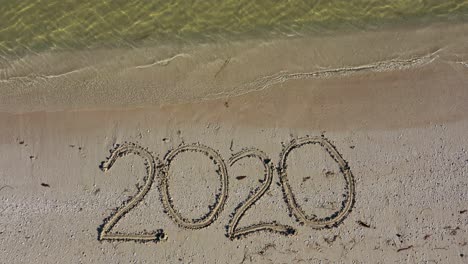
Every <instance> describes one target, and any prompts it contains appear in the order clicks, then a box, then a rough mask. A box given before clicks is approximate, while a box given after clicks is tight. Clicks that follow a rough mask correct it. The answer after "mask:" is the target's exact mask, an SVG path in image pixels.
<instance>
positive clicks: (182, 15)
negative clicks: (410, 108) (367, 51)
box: [0, 0, 468, 55]
mask: <svg viewBox="0 0 468 264" xmlns="http://www.w3.org/2000/svg"><path fill="white" fill-rule="evenodd" d="M467 18H468V0H445V1H440V0H425V1H424V0H419V1H415V0H398V1H391V0H352V1H349V0H327V1H323V0H309V1H307V0H291V1H266V0H263V1H250V0H241V1H238V0H224V1H215V0H204V1H186V0H183V1H181V0H166V1H135V0H130V1H122V0H119V1H109V0H107V1H104V0H103V1H91V0H81V1H78V0H66V1H64V0H48V1H38V0H23V1H16V0H3V1H2V4H1V5H0V21H1V23H0V24H1V25H2V28H1V29H0V54H1V53H3V54H6V55H21V54H23V53H25V52H28V51H29V52H31V51H34V52H35V51H44V50H63V49H74V48H93V47H134V46H136V45H143V44H145V43H146V44H148V43H154V42H155V41H156V42H160V41H174V40H177V41H182V42H191V41H199V40H201V41H210V40H222V39H224V38H239V37H245V36H252V35H254V36H256V37H259V36H265V37H269V36H272V35H276V36H278V35H279V36H283V35H287V36H290V35H301V34H310V33H324V32H334V31H336V30H356V29H357V30H367V29H375V28H379V27H382V26H385V25H396V24H398V25H401V24H403V25H406V24H421V23H428V22H430V21H460V20H466V19H467Z"/></svg>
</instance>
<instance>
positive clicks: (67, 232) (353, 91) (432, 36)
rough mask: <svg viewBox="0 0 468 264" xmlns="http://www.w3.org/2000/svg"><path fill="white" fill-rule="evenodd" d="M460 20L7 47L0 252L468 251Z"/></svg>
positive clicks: (452, 256)
mask: <svg viewBox="0 0 468 264" xmlns="http://www.w3.org/2000/svg"><path fill="white" fill-rule="evenodd" d="M466 30H467V27H466V25H456V26H453V27H450V28H447V27H444V26H442V25H439V26H434V27H430V28H423V29H406V30H400V31H388V32H373V33H362V34H361V35H360V37H356V35H353V36H351V35H349V36H341V37H322V38H314V39H307V40H306V39H291V40H280V41H277V42H272V41H271V42H264V43H261V44H259V43H254V42H250V43H247V42H245V43H238V44H235V45H234V44H232V45H230V46H229V48H226V47H227V46H226V45H227V44H226V45H223V44H219V45H218V46H215V47H213V46H208V45H207V46H200V47H197V48H194V47H190V48H187V47H184V48H179V49H178V50H177V51H176V52H175V51H174V49H173V48H171V49H169V48H167V49H166V50H164V49H163V48H159V49H155V50H149V49H147V50H140V51H127V53H125V52H124V53H122V52H121V53H120V54H121V56H122V57H121V58H120V57H119V58H117V57H115V56H114V55H115V52H117V51H115V50H111V51H100V52H97V53H96V52H95V53H91V52H90V51H89V52H83V53H78V52H77V53H73V54H50V55H47V54H39V55H37V56H38V57H35V56H31V57H28V58H24V59H23V60H22V61H21V62H20V61H17V62H11V61H9V62H8V63H5V62H3V64H2V65H3V66H4V67H5V66H6V67H7V68H8V67H9V68H8V70H7V71H3V73H4V74H3V75H2V76H3V77H2V78H3V79H2V82H1V83H0V85H1V88H2V89H0V90H1V91H0V93H2V96H1V97H0V100H1V103H0V107H1V111H2V113H0V126H1V127H2V129H1V130H0V146H1V148H0V168H1V169H0V188H1V189H0V199H1V203H0V239H1V240H0V241H1V243H0V252H2V256H3V260H2V261H5V263H24V262H41V263H42V262H43V263H55V262H62V263H80V262H81V263H102V262H116V263H154V262H156V261H158V262H167V263H173V262H180V263H340V262H341V263H352V262H355V263H388V262H397V263H400V262H409V263H464V262H466V261H467V260H468V233H467V229H468V221H467V219H468V218H467V215H468V211H467V210H468V206H467V205H468V192H467V190H468V152H467V151H468V136H467V131H468V115H467V113H468V104H467V103H466V102H468V89H467V88H466V87H468V67H467V66H466V61H467V59H468V53H467V49H466V45H464V43H466V37H464V36H463V35H462V34H461V33H463V32H466ZM338 40H339V41H338ZM422 43H424V44H422ZM364 44H365V45H364ZM363 45H364V46H363ZM289 46H291V47H289ZM292 47H294V48H292ZM370 47H372V48H370ZM96 54H100V55H101V56H102V57H99V56H97V55H96ZM135 54H140V56H136V55H135ZM177 54H179V56H178V57H174V56H175V55H177ZM184 54H188V55H184ZM363 55H365V56H363ZM69 56H72V57H73V56H75V57H73V58H74V59H68V60H64V58H70V57H69ZM129 58H130V59H129ZM166 58H172V60H166V61H165V59H166ZM54 60H55V61H61V62H64V63H65V65H58V64H54V63H53V62H54ZM120 60H121V61H122V64H119V63H118V61H120ZM158 61H159V62H158ZM10 62H11V63H10ZM15 63H16V64H15ZM41 63H46V64H45V66H44V67H40V65H43V64H41ZM129 65H132V66H129ZM146 66H148V67H146ZM28 67H29V68H28ZM138 67H140V68H138ZM4 69H5V68H4ZM116 69H117V70H116ZM6 72H7V73H6ZM32 72H34V74H33V75H31V74H32ZM167 87H171V88H172V89H168V88H167ZM59 91H60V92H59ZM307 137H308V138H307ZM301 140H302V141H305V142H309V143H310V144H304V145H300V146H299V145H298V147H297V148H292V147H291V146H292V145H291V144H294V143H298V142H301ZM307 140H309V141H307ZM125 142H133V143H136V144H138V146H142V147H143V148H139V147H129V146H133V145H125ZM195 143H198V145H192V144H195ZM119 146H120V147H121V149H119ZM181 148H182V150H184V148H188V149H190V150H191V151H180V150H181ZM246 148H248V150H246ZM288 149H289V150H291V151H290V152H288V151H287V150H288ZM110 151H117V152H110ZM119 151H121V154H125V153H126V154H128V155H126V156H123V157H120V156H119V155H118V154H119ZM179 151H180V152H179ZM249 151H250V152H249ZM112 153H114V156H112ZM239 153H240V154H239ZM246 153H247V154H246ZM236 154H237V155H238V156H236ZM233 155H234V156H233ZM241 156H242V158H241ZM210 157H211V158H210ZM232 157H233V158H232ZM153 159H154V160H153ZM103 162H104V163H103ZM112 162H114V163H112ZM286 186H287V187H286ZM288 190H292V191H291V192H289V191H288ZM252 197H253V198H258V200H256V201H254V202H249V201H248V200H250V201H252ZM126 205H130V206H129V207H127V209H125V208H126V207H125V206H126ZM133 205H135V207H133ZM125 210H127V211H126V212H124V213H121V214H120V215H119V212H123V211H125ZM242 211H243V212H242ZM125 213H126V214H125ZM113 215H115V216H116V217H114V219H113V218H112V216H113ZM327 216H331V218H327ZM109 223H111V224H109ZM255 228H258V229H255ZM236 231H238V232H236ZM243 231H245V234H244V233H243ZM103 232H104V235H103ZM162 234H164V235H162ZM238 234H240V235H238ZM119 238H122V239H126V240H123V241H120V240H118V239H119ZM114 240H116V241H114ZM129 240H130V241H129ZM148 240H149V241H148Z"/></svg>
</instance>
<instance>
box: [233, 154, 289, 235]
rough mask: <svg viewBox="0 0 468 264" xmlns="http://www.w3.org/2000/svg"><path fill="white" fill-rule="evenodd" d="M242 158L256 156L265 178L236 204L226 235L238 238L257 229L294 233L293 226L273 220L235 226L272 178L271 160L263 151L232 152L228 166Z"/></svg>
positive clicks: (263, 191) (263, 192)
mask: <svg viewBox="0 0 468 264" xmlns="http://www.w3.org/2000/svg"><path fill="white" fill-rule="evenodd" d="M244 158H258V159H259V160H260V162H262V164H263V166H264V175H265V178H264V179H263V184H262V186H260V188H258V189H257V190H255V191H254V192H253V193H252V194H251V195H250V196H249V197H248V198H247V200H246V201H245V202H241V203H240V204H239V205H238V206H237V209H236V210H235V212H234V215H233V217H232V219H231V221H230V223H229V225H228V232H227V235H228V237H229V238H230V239H231V240H232V239H235V238H239V237H241V236H243V235H247V234H249V233H254V232H258V231H272V232H277V233H280V234H284V235H289V234H294V233H295V230H294V228H292V227H290V226H287V225H282V224H277V223H275V222H273V223H258V224H253V225H250V226H247V227H242V228H237V225H238V224H239V221H240V219H241V218H242V216H244V213H245V212H246V211H247V210H248V209H249V208H250V206H252V205H253V204H255V202H256V201H257V200H258V199H260V198H261V197H262V196H263V195H264V194H265V192H266V191H267V190H268V188H270V185H271V182H272V180H273V169H272V168H271V164H270V161H271V160H270V159H269V158H268V157H267V156H266V154H265V153H263V152H262V151H260V150H258V149H254V148H252V149H244V150H241V151H240V152H238V153H236V154H234V155H233V156H232V157H231V158H230V159H229V166H232V165H234V164H235V163H236V162H237V161H239V160H241V159H244Z"/></svg>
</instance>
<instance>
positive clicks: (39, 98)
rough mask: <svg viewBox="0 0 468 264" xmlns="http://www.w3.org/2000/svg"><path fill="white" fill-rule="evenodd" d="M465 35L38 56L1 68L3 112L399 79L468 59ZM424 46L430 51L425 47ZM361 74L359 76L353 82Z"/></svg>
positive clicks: (376, 35) (432, 30)
mask: <svg viewBox="0 0 468 264" xmlns="http://www.w3.org/2000/svg"><path fill="white" fill-rule="evenodd" d="M466 30H468V24H459V25H457V26H454V27H450V29H449V30H447V29H446V28H444V27H443V25H438V26H431V27H425V28H418V29H411V30H406V31H403V30H399V31H384V32H370V33H369V32H366V33H356V34H350V35H344V36H333V37H318V38H314V37H304V38H298V39H291V40H287V39H280V40H270V41H265V42H263V41H245V42H236V43H234V44H223V43H217V44H212V45H208V44H206V45H196V46H184V47H177V48H175V49H172V48H170V47H168V46H165V47H156V48H143V49H136V50H133V49H128V50H115V49H112V50H109V51H80V52H79V51H75V52H64V53H46V54H39V55H35V56H28V57H25V58H22V59H21V60H20V61H16V62H15V61H13V62H4V65H5V66H6V68H4V69H3V71H2V74H0V76H1V77H2V80H0V95H1V97H0V98H1V99H0V106H1V107H0V112H10V113H15V112H16V113H21V112H34V111H62V110H86V109H95V110H99V109H117V108H129V107H130V108H133V107H138V108H141V107H143V108H144V107H154V106H162V105H168V104H179V103H187V102H195V101H203V100H213V99H221V98H229V97H235V96H239V95H241V94H245V93H249V92H252V91H255V90H259V89H264V88H266V87H264V86H262V85H266V86H272V85H281V83H283V82H285V81H287V80H285V79H283V80H281V76H280V75H281V74H283V75H284V74H286V75H288V74H289V76H292V75H294V74H295V73H299V74H307V73H310V74H309V76H311V75H313V73H319V74H320V73H324V72H326V71H329V73H332V72H333V71H338V74H329V76H325V75H326V74H323V76H322V77H325V79H327V78H328V79H330V80H332V79H335V78H336V77H337V78H342V77H343V76H344V77H346V76H345V75H347V74H346V72H344V71H343V68H344V69H345V70H346V69H349V70H351V71H352V70H353V69H358V68H359V67H364V68H365V67H368V66H369V65H374V66H375V65H377V66H378V67H381V70H379V71H382V72H385V71H388V72H390V71H394V72H395V74H397V72H398V71H399V69H404V68H405V67H406V66H408V67H406V68H412V67H411V66H412V65H411V64H412V63H414V64H415V65H414V66H415V67H419V66H418V63H417V61H416V62H415V61H414V60H421V59H424V58H425V56H429V57H430V59H431V58H434V59H436V60H441V61H449V62H451V63H452V64H453V65H454V66H453V67H457V65H458V64H457V63H459V62H463V61H467V60H468V51H467V49H466V47H465V46H464V45H463V44H464V43H466V39H465V38H463V37H460V36H461V34H462V32H466ZM421 42H423V43H426V44H424V46H421ZM431 54H432V55H431ZM45 61H46V62H47V63H44V62H45ZM395 61H397V63H395ZM405 61H406V62H405ZM311 62H312V63H311ZM436 62H437V61H436ZM398 63H399V64H398ZM405 63H406V64H408V65H406V66H405ZM422 64H424V63H422ZM8 65H10V66H9V67H8ZM379 65H380V66H379ZM460 65H462V66H464V65H463V64H460ZM450 67H452V66H450ZM340 69H341V73H340V72H339V71H340ZM373 71H376V69H372V68H371V69H369V72H368V73H364V74H371V75H372V72H373ZM32 73H34V74H32ZM31 74H32V75H31ZM361 74H362V73H359V72H357V71H356V72H355V73H353V72H351V74H350V75H353V76H359V75H361ZM268 76H272V78H273V79H274V78H275V77H277V80H276V83H271V82H269V81H268V80H266V79H265V78H267V77H268ZM335 76H336V77H335ZM283 77H284V76H283ZM312 77H313V76H312ZM319 77H320V76H319ZM313 78H315V77H313ZM265 80H266V81H265ZM270 81H271V80H270Z"/></svg>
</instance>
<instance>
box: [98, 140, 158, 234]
mask: <svg viewBox="0 0 468 264" xmlns="http://www.w3.org/2000/svg"><path fill="white" fill-rule="evenodd" d="M130 153H131V154H135V155H137V156H140V157H141V158H143V159H144V161H145V166H146V173H147V175H146V177H145V179H144V182H145V183H144V185H143V187H142V188H141V189H140V190H139V191H138V193H137V194H136V195H135V196H134V197H133V198H131V199H130V200H129V201H128V202H127V203H126V204H124V205H123V206H122V207H121V208H119V209H118V210H117V211H116V212H115V213H114V214H113V215H111V216H110V217H109V218H108V219H107V220H104V224H103V225H102V226H101V227H100V228H98V240H101V241H102V240H114V241H115V240H133V241H141V242H148V241H155V242H158V241H161V240H163V239H166V235H165V234H164V232H163V230H161V229H160V230H157V231H156V232H154V233H152V234H121V233H110V232H111V230H112V228H113V227H114V226H115V225H116V224H117V222H118V221H119V220H120V219H121V218H122V217H123V216H124V215H125V214H127V213H128V212H129V211H130V210H132V209H133V208H134V207H135V206H136V205H137V204H138V203H139V202H141V201H142V200H143V198H144V197H145V195H146V194H147V193H148V191H149V190H150V188H151V185H152V184H153V182H154V177H155V174H156V162H155V159H154V157H153V155H151V153H150V152H149V151H148V150H146V149H144V148H143V147H140V146H138V145H136V144H134V143H124V144H122V145H120V146H117V147H116V148H115V149H114V150H111V155H110V157H109V158H108V159H107V160H106V161H104V162H103V163H102V164H101V166H100V168H101V169H102V170H103V171H104V172H105V171H107V170H109V169H110V168H112V166H113V165H114V163H115V161H116V160H117V159H118V158H120V157H123V156H125V155H128V154H130Z"/></svg>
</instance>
